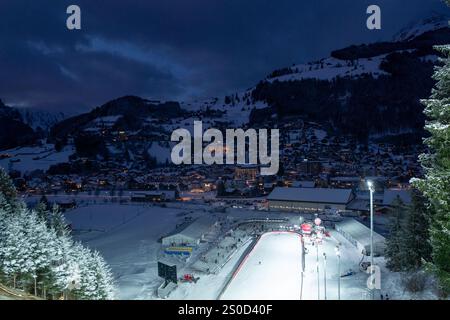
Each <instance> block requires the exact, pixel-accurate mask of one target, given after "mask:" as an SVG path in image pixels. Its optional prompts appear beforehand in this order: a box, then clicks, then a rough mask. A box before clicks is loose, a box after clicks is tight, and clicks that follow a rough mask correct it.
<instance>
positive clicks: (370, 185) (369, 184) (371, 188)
mask: <svg viewBox="0 0 450 320" xmlns="http://www.w3.org/2000/svg"><path fill="white" fill-rule="evenodd" d="M367 187H368V189H369V192H370V269H369V270H370V273H371V274H372V272H373V270H374V269H373V266H374V259H373V257H374V256H373V209H374V208H373V194H374V192H375V186H374V184H373V182H372V181H370V180H369V181H367ZM316 239H318V238H316ZM334 250H335V253H336V257H337V260H338V272H337V274H338V300H341V250H340V246H339V245H337V246H336V247H335V248H334ZM316 270H317V299H318V300H320V276H319V242H318V240H316ZM323 281H324V284H323V285H324V298H325V300H327V254H326V253H325V252H324V253H323ZM371 298H372V300H373V299H375V290H373V289H371Z"/></svg>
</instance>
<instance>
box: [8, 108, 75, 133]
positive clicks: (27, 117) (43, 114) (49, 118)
mask: <svg viewBox="0 0 450 320" xmlns="http://www.w3.org/2000/svg"><path fill="white" fill-rule="evenodd" d="M16 110H17V111H19V113H20V115H21V116H22V119H23V121H24V122H25V123H26V124H27V125H29V126H30V127H31V128H33V130H35V131H41V130H42V131H44V132H48V131H49V130H50V128H51V127H53V126H54V125H55V124H57V123H58V122H60V121H62V120H64V119H65V118H66V116H65V115H64V113H63V112H50V111H45V110H39V109H27V108H17V109H16Z"/></svg>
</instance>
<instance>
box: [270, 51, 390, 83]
mask: <svg viewBox="0 0 450 320" xmlns="http://www.w3.org/2000/svg"><path fill="white" fill-rule="evenodd" d="M385 57H386V55H380V56H376V57H373V58H367V59H358V60H356V62H355V64H353V65H352V64H351V63H350V62H349V61H344V60H340V59H336V58H332V57H330V58H326V59H322V60H320V61H317V62H314V63H306V64H299V65H294V66H293V67H291V68H290V69H291V70H292V73H291V74H286V75H283V76H279V77H275V78H270V79H268V81H269V82H273V81H294V80H303V79H318V80H333V79H334V78H338V77H340V78H345V77H352V78H355V77H358V76H362V75H364V74H371V75H372V76H373V77H374V78H377V77H378V76H380V75H385V74H387V73H386V72H384V71H383V70H381V69H380V64H381V62H382V61H383V59H384V58H385Z"/></svg>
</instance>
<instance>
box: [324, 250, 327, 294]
mask: <svg viewBox="0 0 450 320" xmlns="http://www.w3.org/2000/svg"><path fill="white" fill-rule="evenodd" d="M323 288H324V299H325V300H327V254H326V253H325V252H324V253H323Z"/></svg>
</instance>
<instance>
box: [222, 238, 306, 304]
mask: <svg viewBox="0 0 450 320" xmlns="http://www.w3.org/2000/svg"><path fill="white" fill-rule="evenodd" d="M301 256H302V245H301V238H300V236H299V235H298V234H295V233H288V232H285V233H266V234H264V235H263V236H262V237H261V239H260V240H259V242H258V243H257V244H256V246H255V248H254V249H253V250H252V252H251V253H250V254H249V255H248V257H247V259H246V260H245V261H244V262H243V264H242V265H241V267H240V268H239V269H238V270H237V271H236V274H235V276H234V278H233V280H232V281H231V283H230V285H229V287H228V288H227V290H226V291H225V293H224V294H223V296H222V299H225V300H226V299H233V300H244V299H257V300H273V299H276V300H282V299H287V300H295V299H299V294H300V283H301Z"/></svg>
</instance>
